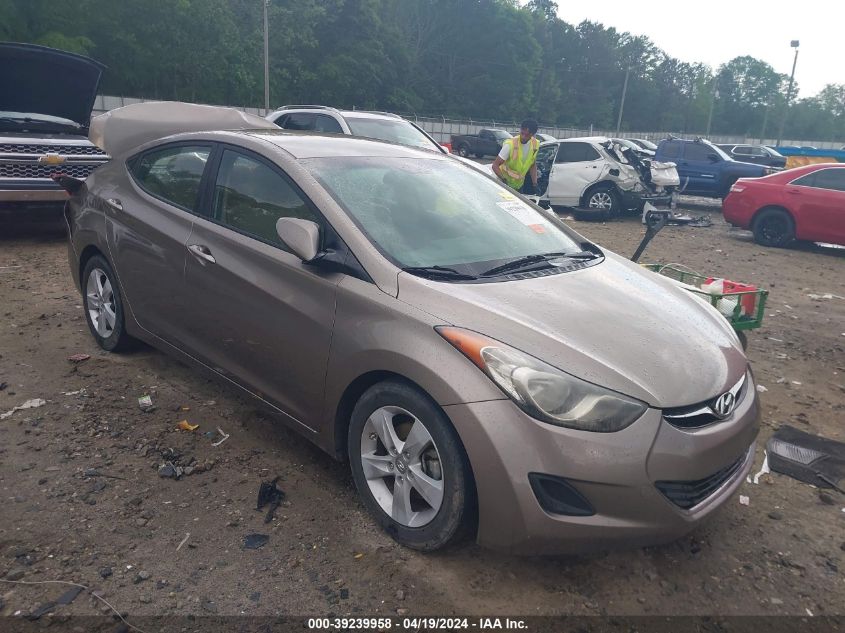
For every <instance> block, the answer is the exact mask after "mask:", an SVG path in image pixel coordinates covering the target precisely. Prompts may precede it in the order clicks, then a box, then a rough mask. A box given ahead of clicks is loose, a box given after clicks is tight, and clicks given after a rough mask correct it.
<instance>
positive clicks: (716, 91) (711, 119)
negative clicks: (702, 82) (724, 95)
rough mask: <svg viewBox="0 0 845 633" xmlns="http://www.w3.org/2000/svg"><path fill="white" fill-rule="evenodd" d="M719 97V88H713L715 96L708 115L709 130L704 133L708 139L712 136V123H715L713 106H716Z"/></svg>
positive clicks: (711, 101)
mask: <svg viewBox="0 0 845 633" xmlns="http://www.w3.org/2000/svg"><path fill="white" fill-rule="evenodd" d="M718 98H719V88H718V87H716V88H714V89H713V98H712V99H711V100H710V113H709V114H708V115H707V132H705V133H704V136H706V137H707V138H708V139H709V138H710V124H711V123H713V108H715V107H716V99H718Z"/></svg>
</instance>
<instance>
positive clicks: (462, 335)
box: [436, 327, 648, 433]
mask: <svg viewBox="0 0 845 633" xmlns="http://www.w3.org/2000/svg"><path fill="white" fill-rule="evenodd" d="M436 329H437V332H438V333H439V334H440V336H442V337H443V338H445V339H446V340H447V341H449V342H450V343H451V344H452V345H453V346H454V347H455V348H456V349H457V350H458V351H460V352H461V353H463V354H464V355H465V356H466V357H467V358H469V359H470V360H471V361H472V362H473V363H475V364H476V365H477V366H478V367H479V368H480V369H481V370H482V371H483V372H484V373H486V374H487V375H488V376H489V377H490V379H491V380H493V382H495V383H496V385H498V387H499V388H500V389H501V390H502V391H504V392H505V393H506V394H507V395H508V396H509V397H510V399H511V400H513V401H514V402H515V403H516V405H517V406H518V407H519V408H520V409H522V410H523V411H525V413H527V414H528V415H530V416H531V417H533V418H536V419H538V420H541V421H543V422H548V423H550V424H556V425H558V426H565V427H568V428H572V429H579V430H581V431H594V432H597V433H611V432H613V431H619V430H621V429H624V428H625V427H627V426H629V425H631V424H632V423H633V422H634V421H635V420H637V418H639V417H640V416H641V415H642V414H643V413H645V411H646V409H647V408H648V407H647V405H646V404H645V403H643V402H640V401H639V400H635V399H633V398H629V397H628V396H624V395H622V394H620V393H616V392H615V391H611V390H610V389H605V388H604V387H599V386H598V385H594V384H592V383H589V382H587V381H585V380H581V379H580V378H576V377H575V376H570V375H569V374H567V373H565V372H562V371H561V370H559V369H557V368H556V367H552V366H551V365H549V364H547V363H544V362H543V361H541V360H540V359H538V358H534V357H533V356H530V355H528V354H525V353H524V352H520V351H519V350H516V349H514V348H512V347H509V346H508V345H504V344H503V343H499V342H498V341H495V340H493V339H490V338H487V337H486V336H482V335H481V334H478V333H476V332H472V331H470V330H464V329H461V328H455V327H438V328H436Z"/></svg>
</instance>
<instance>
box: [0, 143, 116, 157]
mask: <svg viewBox="0 0 845 633" xmlns="http://www.w3.org/2000/svg"><path fill="white" fill-rule="evenodd" d="M48 152H51V153H54V154H63V155H65V156H102V157H104V158H105V157H107V156H108V154H106V153H105V152H104V151H103V150H101V149H100V148H99V147H97V146H96V145H26V144H23V143H0V154H46V153H48Z"/></svg>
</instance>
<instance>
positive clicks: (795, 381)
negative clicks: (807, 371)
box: [792, 380, 802, 387]
mask: <svg viewBox="0 0 845 633" xmlns="http://www.w3.org/2000/svg"><path fill="white" fill-rule="evenodd" d="M792 384H793V385H798V386H799V387H800V386H801V384H802V383H800V382H798V381H797V380H793V381H792Z"/></svg>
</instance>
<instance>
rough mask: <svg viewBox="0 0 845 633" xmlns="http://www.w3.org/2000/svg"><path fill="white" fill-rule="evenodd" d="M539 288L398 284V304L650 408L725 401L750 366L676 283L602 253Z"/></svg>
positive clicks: (408, 278)
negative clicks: (720, 396) (718, 398)
mask: <svg viewBox="0 0 845 633" xmlns="http://www.w3.org/2000/svg"><path fill="white" fill-rule="evenodd" d="M606 255H607V257H606V260H605V261H604V262H602V263H600V264H598V265H595V266H591V267H588V268H584V269H582V270H578V271H575V272H567V273H561V274H557V275H550V276H547V277H540V278H535V279H525V280H515V281H505V282H494V283H482V284H460V283H443V282H436V281H430V280H426V279H421V278H419V277H415V276H412V275H410V274H408V273H401V274H400V275H399V295H398V298H399V299H400V300H402V301H405V302H406V303H409V304H412V305H414V306H415V307H418V308H420V309H422V310H425V311H426V312H428V313H429V314H431V315H433V316H435V317H437V318H438V319H442V320H443V321H444V322H445V323H448V324H452V325H455V326H458V327H464V328H467V329H470V330H474V331H476V332H480V333H482V334H485V335H487V336H490V337H491V338H494V339H497V340H499V341H501V342H502V343H506V344H508V345H510V346H512V347H515V348H518V349H520V350H522V351H524V352H527V353H529V354H531V355H533V356H535V357H537V358H539V359H541V360H543V361H545V362H547V363H549V364H551V365H554V366H555V367H558V368H559V369H562V370H563V371H566V372H568V373H570V374H572V375H575V376H577V377H579V378H582V379H584V380H587V381H589V382H592V383H595V384H598V385H602V386H605V387H608V388H610V389H613V390H615V391H618V392H620V393H624V394H626V395H629V396H632V397H634V398H638V399H640V400H642V401H644V402H647V403H648V404H650V405H651V406H654V407H659V408H662V407H677V406H684V405H689V404H697V403H700V402H703V401H705V400H708V399H710V398H713V397H714V396H716V395H718V394H720V393H724V392H725V391H727V390H728V389H729V388H730V387H732V386H733V385H734V384H736V382H737V381H738V380H739V379H740V378H741V377H742V375H743V374H744V373H745V371H746V370H747V367H748V361H747V359H746V357H745V354H744V353H743V351H742V348H741V346H740V345H739V342H738V339H737V337H736V335H735V334H734V332H733V331H732V329H731V327H730V325H729V324H728V322H727V321H726V320H725V319H724V317H722V316H721V315H720V314H719V313H718V312H717V311H716V310H715V309H714V308H712V307H710V306H709V305H708V304H707V303H706V302H704V301H703V300H701V299H699V298H697V297H696V296H695V295H693V294H692V293H690V292H689V291H687V290H684V289H682V288H680V287H679V286H678V285H677V284H676V283H675V282H672V281H670V280H668V279H667V278H665V277H662V276H660V275H658V274H656V273H653V272H650V271H647V270H644V269H643V268H641V267H640V266H638V265H636V264H633V263H631V262H630V261H628V260H625V259H623V258H621V257H619V256H617V255H614V254H611V253H606Z"/></svg>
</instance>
